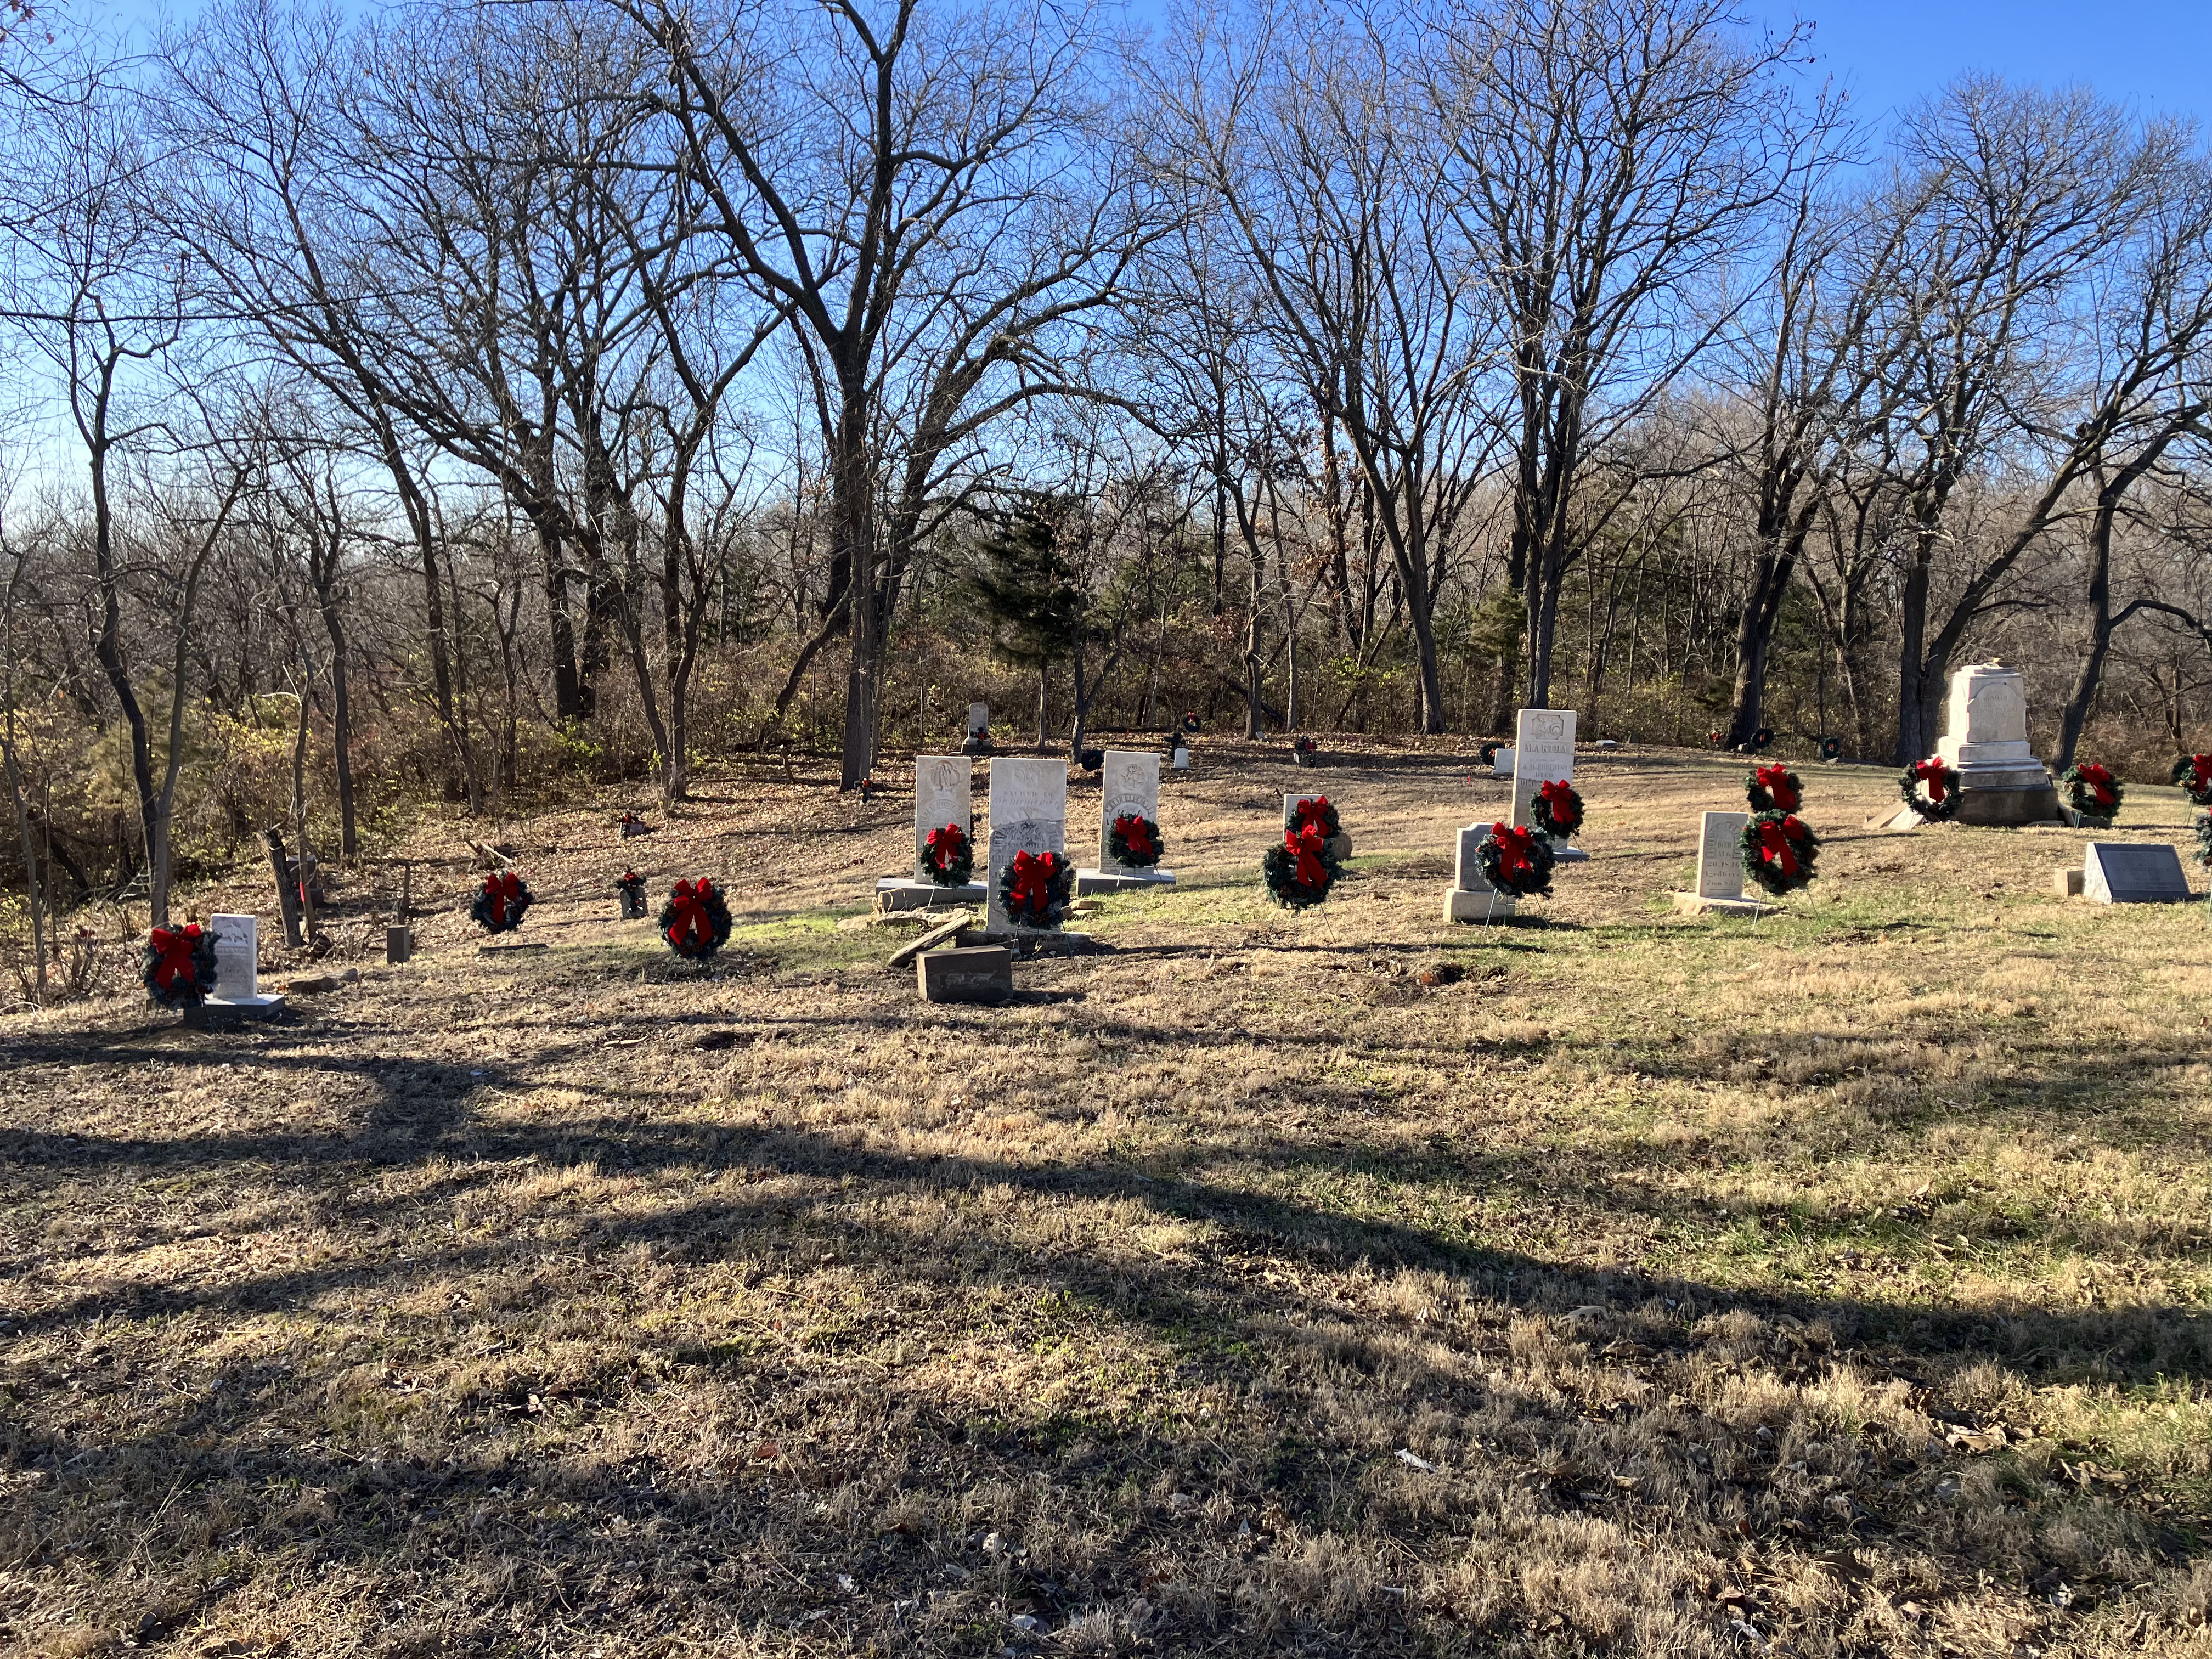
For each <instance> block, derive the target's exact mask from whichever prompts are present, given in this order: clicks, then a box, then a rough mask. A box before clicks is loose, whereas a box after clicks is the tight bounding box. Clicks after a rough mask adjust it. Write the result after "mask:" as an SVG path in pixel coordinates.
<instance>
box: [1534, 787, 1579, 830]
mask: <svg viewBox="0 0 2212 1659" xmlns="http://www.w3.org/2000/svg"><path fill="white" fill-rule="evenodd" d="M1528 817H1529V818H1530V819H1531V820H1532V821H1533V822H1534V824H1535V826H1536V833H1537V834H1538V835H1540V836H1543V837H1544V838H1545V839H1546V840H1547V841H1571V840H1573V839H1574V835H1575V831H1577V829H1581V828H1582V827H1583V798H1582V797H1581V796H1580V795H1578V794H1577V793H1575V787H1574V785H1572V784H1571V783H1569V782H1568V781H1566V780H1565V779H1564V778H1558V779H1554V780H1553V781H1551V782H1550V783H1547V784H1544V785H1542V786H1541V787H1539V788H1538V789H1537V791H1536V794H1535V798H1534V799H1532V800H1531V801H1530V802H1529V803H1528Z"/></svg>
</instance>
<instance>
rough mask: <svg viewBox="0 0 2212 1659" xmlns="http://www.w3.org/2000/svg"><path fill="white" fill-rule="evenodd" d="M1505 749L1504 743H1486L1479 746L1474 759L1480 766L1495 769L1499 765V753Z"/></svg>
mask: <svg viewBox="0 0 2212 1659" xmlns="http://www.w3.org/2000/svg"><path fill="white" fill-rule="evenodd" d="M1504 747H1505V745H1504V744H1502V743H1485V744H1479V745H1477V747H1476V749H1475V751H1474V758H1475V760H1476V762H1477V763H1479V764H1480V765H1483V766H1492V767H1494V766H1496V765H1497V764H1498V750H1501V749H1503V748H1504Z"/></svg>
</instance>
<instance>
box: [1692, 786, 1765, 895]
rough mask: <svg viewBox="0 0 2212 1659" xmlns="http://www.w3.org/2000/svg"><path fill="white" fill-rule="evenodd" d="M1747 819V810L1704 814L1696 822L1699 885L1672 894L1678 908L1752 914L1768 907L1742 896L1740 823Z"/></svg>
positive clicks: (1748, 819) (1742, 823)
mask: <svg viewBox="0 0 2212 1659" xmlns="http://www.w3.org/2000/svg"><path fill="white" fill-rule="evenodd" d="M1750 822H1751V814H1750V813H1748V812H1707V813H1706V814H1705V816H1704V817H1703V818H1702V819H1701V820H1700V821H1699V826H1698V888H1697V890H1696V891H1695V892H1693V893H1677V894H1675V895H1674V908H1676V909H1677V910H1680V911H1683V912H1686V914H1688V915H1693V916H1695V915H1704V914H1705V912H1707V911H1709V910H1715V911H1718V912H1720V913H1721V914H1722V915H1741V916H1753V917H1755V916H1757V915H1759V913H1760V912H1761V911H1763V910H1765V909H1767V908H1771V907H1769V906H1766V905H1764V904H1761V903H1760V902H1759V901H1758V900H1757V899H1748V898H1746V897H1745V896H1743V846H1742V836H1743V827H1744V825H1746V824H1747V823H1750Z"/></svg>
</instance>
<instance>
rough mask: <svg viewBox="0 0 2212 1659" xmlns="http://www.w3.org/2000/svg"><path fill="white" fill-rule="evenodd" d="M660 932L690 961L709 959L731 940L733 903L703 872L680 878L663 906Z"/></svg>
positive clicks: (670, 946) (671, 945) (672, 947)
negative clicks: (683, 878)
mask: <svg viewBox="0 0 2212 1659" xmlns="http://www.w3.org/2000/svg"><path fill="white" fill-rule="evenodd" d="M660 936H661V938H663V939H666V940H667V941H668V948H669V949H670V950H671V951H675V952H676V954H677V955H678V956H679V957H683V958H684V960H685V961H686V962H705V961H707V960H708V958H709V957H712V956H713V955H714V952H715V951H719V950H720V949H721V948H722V947H723V946H724V945H727V944H728V943H729V942H730V907H729V904H728V902H727V901H726V900H725V899H724V898H723V897H722V896H721V895H720V893H718V892H716V891H715V890H714V883H713V882H711V881H709V880H708V879H707V878H706V877H704V876H702V877H700V878H698V879H697V880H696V881H679V882H678V883H677V884H676V885H675V886H674V887H673V888H672V889H671V890H670V891H669V895H668V902H667V903H665V904H664V905H662V906H661V907H660Z"/></svg>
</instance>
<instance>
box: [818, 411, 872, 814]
mask: <svg viewBox="0 0 2212 1659" xmlns="http://www.w3.org/2000/svg"><path fill="white" fill-rule="evenodd" d="M842 398H843V407H842V410H840V411H839V417H838V422H837V431H836V445H835V453H834V455H833V456H832V458H831V465H830V475H829V493H830V497H831V500H830V507H829V515H830V526H831V529H830V550H831V555H832V557H833V558H842V560H843V561H844V562H845V563H846V565H847V568H848V569H849V570H850V571H851V572H852V574H851V576H850V577H849V578H848V582H849V585H850V586H849V595H850V597H849V600H848V604H847V605H846V606H845V616H846V622H847V629H846V631H847V637H848V640H849V641H850V645H851V648H850V653H849V655H848V659H847V664H846V674H845V737H844V744H843V747H842V752H841V754H840V756H839V760H838V787H840V788H842V789H857V788H859V787H860V784H861V781H863V780H864V779H866V778H867V777H868V776H869V775H871V774H872V773H873V771H874V770H875V765H876V697H877V692H878V680H879V678H880V677H881V675H882V671H883V654H884V641H883V638H882V631H881V629H880V628H879V627H878V622H879V620H880V616H879V612H878V608H877V605H876V603H875V596H876V535H875V513H874V503H873V500H872V495H873V490H874V480H873V478H872V477H871V476H870V471H869V467H868V453H867V394H866V387H865V386H863V385H862V384H861V383H860V380H859V379H858V378H856V377H852V376H848V377H845V383H844V385H843V386H842Z"/></svg>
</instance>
